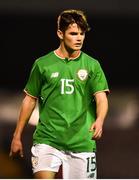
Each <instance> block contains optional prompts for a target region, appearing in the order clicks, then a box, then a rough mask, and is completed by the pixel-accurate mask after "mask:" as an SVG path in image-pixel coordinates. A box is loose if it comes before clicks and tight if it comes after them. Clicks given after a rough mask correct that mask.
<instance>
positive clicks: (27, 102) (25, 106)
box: [9, 94, 37, 157]
mask: <svg viewBox="0 0 139 180" xmlns="http://www.w3.org/2000/svg"><path fill="white" fill-rule="evenodd" d="M36 101H37V99H36V98H34V97H31V96H29V95H27V94H26V96H25V98H24V99H23V102H22V105H21V110H20V114H19V119H18V121H17V125H16V128H15V131H14V134H13V139H12V142H11V150H10V154H9V155H10V156H14V155H16V154H17V155H20V156H21V157H23V146H22V141H21V136H22V132H23V129H24V127H25V125H26V124H27V122H28V120H29V118H30V116H31V114H32V112H33V110H34V108H35V106H36Z"/></svg>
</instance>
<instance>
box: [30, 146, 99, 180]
mask: <svg viewBox="0 0 139 180" xmlns="http://www.w3.org/2000/svg"><path fill="white" fill-rule="evenodd" d="M31 152H32V169H33V173H36V172H38V171H45V170H47V171H53V172H58V171H59V168H60V166H61V165H62V177H63V179H87V178H94V179H96V172H97V170H96V169H97V168H96V154H95V153H94V152H87V153H86V152H82V153H73V152H64V151H60V150H57V149H55V148H53V147H51V146H49V145H46V144H36V145H34V146H32V148H31Z"/></svg>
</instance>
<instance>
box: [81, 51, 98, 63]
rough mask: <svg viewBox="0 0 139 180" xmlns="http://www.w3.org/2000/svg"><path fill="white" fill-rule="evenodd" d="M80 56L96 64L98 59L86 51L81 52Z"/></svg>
mask: <svg viewBox="0 0 139 180" xmlns="http://www.w3.org/2000/svg"><path fill="white" fill-rule="evenodd" d="M82 57H83V59H84V60H85V61H88V63H91V64H92V63H93V64H98V63H99V61H98V60H97V59H96V58H94V57H93V56H91V55H89V54H88V53H85V52H82Z"/></svg>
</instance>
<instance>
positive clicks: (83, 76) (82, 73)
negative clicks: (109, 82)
mask: <svg viewBox="0 0 139 180" xmlns="http://www.w3.org/2000/svg"><path fill="white" fill-rule="evenodd" d="M77 76H78V78H79V79H80V80H81V81H84V80H86V79H87V77H88V72H87V70H86V69H79V70H78V72H77Z"/></svg>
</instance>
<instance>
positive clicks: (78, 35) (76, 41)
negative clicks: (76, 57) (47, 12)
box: [63, 23, 85, 51]
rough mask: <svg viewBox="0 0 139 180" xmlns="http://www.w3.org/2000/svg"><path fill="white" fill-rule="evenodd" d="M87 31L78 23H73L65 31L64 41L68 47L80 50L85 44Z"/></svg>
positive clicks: (71, 49)
mask: <svg viewBox="0 0 139 180" xmlns="http://www.w3.org/2000/svg"><path fill="white" fill-rule="evenodd" d="M84 38H85V32H83V31H82V30H81V28H80V27H79V26H78V25H77V24H76V23H74V24H71V25H69V27H68V28H67V29H66V31H65V32H64V33H63V43H64V46H65V48H66V49H68V50H70V51H78V50H80V49H81V48H82V46H83V41H84Z"/></svg>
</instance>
